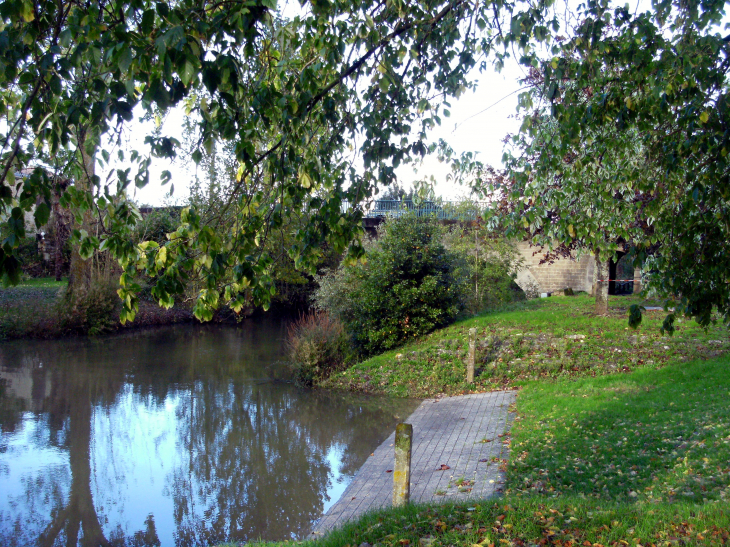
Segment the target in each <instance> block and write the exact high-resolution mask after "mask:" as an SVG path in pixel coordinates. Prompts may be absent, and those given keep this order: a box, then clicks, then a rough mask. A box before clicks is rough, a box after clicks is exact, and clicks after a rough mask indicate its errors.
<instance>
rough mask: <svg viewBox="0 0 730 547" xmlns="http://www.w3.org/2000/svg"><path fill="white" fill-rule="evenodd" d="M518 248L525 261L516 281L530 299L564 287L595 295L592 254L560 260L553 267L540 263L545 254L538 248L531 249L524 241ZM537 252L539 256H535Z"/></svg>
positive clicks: (518, 244)
mask: <svg viewBox="0 0 730 547" xmlns="http://www.w3.org/2000/svg"><path fill="white" fill-rule="evenodd" d="M516 246H517V249H518V250H519V252H520V254H521V255H522V258H523V259H524V268H523V269H522V270H521V271H520V272H519V273H518V274H517V280H516V281H517V284H518V285H519V286H520V287H521V288H522V290H524V291H525V292H526V293H527V294H528V296H535V294H534V293H543V292H559V291H562V290H563V289H565V288H571V289H573V290H574V291H586V292H588V293H590V292H592V290H593V282H594V277H595V260H594V258H593V257H592V256H591V255H589V254H583V255H582V256H581V257H580V258H561V259H559V260H556V261H555V262H553V263H552V264H540V260H541V259H542V257H543V256H544V252H540V248H539V247H532V246H530V244H529V243H527V242H525V241H521V242H519V243H517V244H516ZM536 251H537V254H534V253H535V252H536ZM530 293H532V294H530Z"/></svg>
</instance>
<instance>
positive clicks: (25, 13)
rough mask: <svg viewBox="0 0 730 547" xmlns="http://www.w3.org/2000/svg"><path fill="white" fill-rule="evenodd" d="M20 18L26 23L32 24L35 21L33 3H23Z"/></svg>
mask: <svg viewBox="0 0 730 547" xmlns="http://www.w3.org/2000/svg"><path fill="white" fill-rule="evenodd" d="M20 16H21V17H22V18H23V20H24V21H25V22H26V23H30V22H31V21H32V20H33V19H35V14H34V13H33V2H23V7H21V8H20Z"/></svg>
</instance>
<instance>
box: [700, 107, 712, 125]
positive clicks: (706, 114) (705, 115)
mask: <svg viewBox="0 0 730 547" xmlns="http://www.w3.org/2000/svg"><path fill="white" fill-rule="evenodd" d="M709 119H710V113H709V112H707V111H706V110H705V111H704V112H703V113H702V114H700V121H701V122H702V123H707V120H709Z"/></svg>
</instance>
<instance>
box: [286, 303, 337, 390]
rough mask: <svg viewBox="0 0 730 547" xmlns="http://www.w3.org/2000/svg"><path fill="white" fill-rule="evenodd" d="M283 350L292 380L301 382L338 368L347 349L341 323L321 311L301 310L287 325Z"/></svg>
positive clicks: (330, 372)
mask: <svg viewBox="0 0 730 547" xmlns="http://www.w3.org/2000/svg"><path fill="white" fill-rule="evenodd" d="M287 350H288V353H289V359H290V361H291V363H292V365H293V367H294V373H295V377H296V380H297V382H298V383H300V384H303V385H312V384H313V383H314V382H315V381H317V380H323V379H325V378H327V377H328V376H329V375H330V374H332V373H333V372H336V371H338V370H342V369H343V368H344V367H345V365H346V364H347V361H348V360H349V357H350V353H351V352H350V343H349V337H348V336H347V333H346V332H345V329H344V327H343V326H342V323H340V322H339V321H338V320H337V319H336V318H334V317H333V316H331V315H330V314H329V313H327V312H322V311H319V312H309V313H306V314H303V315H301V316H300V317H299V319H298V320H296V321H295V322H294V323H292V324H291V325H290V326H289V332H288V338H287Z"/></svg>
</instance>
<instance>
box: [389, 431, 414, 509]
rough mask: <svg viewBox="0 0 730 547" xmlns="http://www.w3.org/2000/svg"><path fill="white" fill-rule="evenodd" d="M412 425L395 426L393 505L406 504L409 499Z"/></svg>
mask: <svg viewBox="0 0 730 547" xmlns="http://www.w3.org/2000/svg"><path fill="white" fill-rule="evenodd" d="M412 440H413V426H412V425H411V424H398V425H397V426H395V470H394V471H393V507H400V506H402V505H406V504H407V503H408V502H409V500H410V499H411V443H412Z"/></svg>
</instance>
